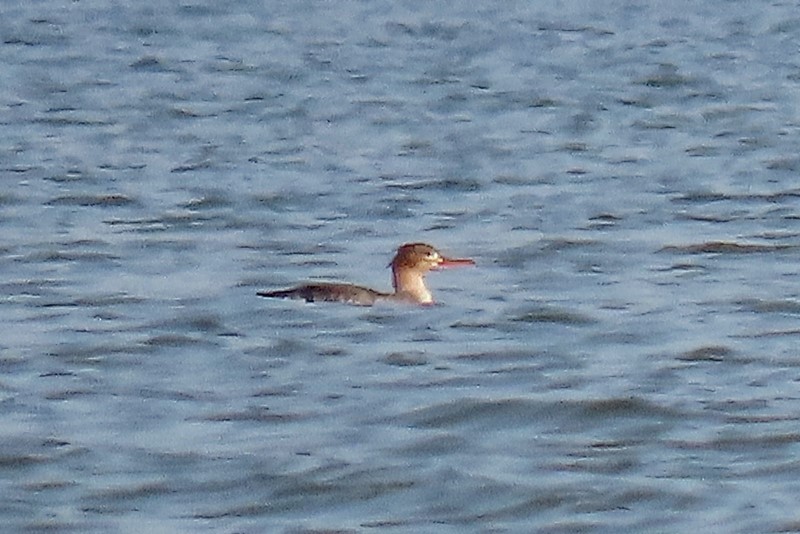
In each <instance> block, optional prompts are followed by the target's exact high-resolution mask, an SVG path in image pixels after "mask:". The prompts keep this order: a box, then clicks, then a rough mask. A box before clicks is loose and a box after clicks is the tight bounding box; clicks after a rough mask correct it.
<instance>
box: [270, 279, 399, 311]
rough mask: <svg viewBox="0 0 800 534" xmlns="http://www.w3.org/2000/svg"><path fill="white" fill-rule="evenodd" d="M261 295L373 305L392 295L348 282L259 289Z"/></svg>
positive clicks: (307, 300)
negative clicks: (272, 289) (276, 289)
mask: <svg viewBox="0 0 800 534" xmlns="http://www.w3.org/2000/svg"><path fill="white" fill-rule="evenodd" d="M257 294H258V295H259V296H261V297H273V298H290V299H301V300H305V301H306V302H346V303H348V304H357V305H359V306H372V305H373V304H375V301H377V300H378V299H380V298H386V297H388V296H390V294H389V293H380V292H378V291H374V290H372V289H369V288H366V287H360V286H353V285H347V284H307V285H303V286H298V287H295V288H292V289H281V290H278V291H259V292H258V293H257Z"/></svg>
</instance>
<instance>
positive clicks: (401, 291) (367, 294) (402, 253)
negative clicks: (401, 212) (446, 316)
mask: <svg viewBox="0 0 800 534" xmlns="http://www.w3.org/2000/svg"><path fill="white" fill-rule="evenodd" d="M389 265H390V266H391V268H392V286H393V287H394V292H393V293H382V292H380V291H375V290H374V289H369V288H368V287H361V286H356V285H352V284H330V283H318V284H306V285H302V286H298V287H295V288H292V289H282V290H278V291H259V292H258V293H257V295H259V296H261V297H276V298H292V299H304V300H305V301H306V302H322V301H327V302H345V303H347V304H355V305H357V306H372V305H373V304H375V303H376V302H378V301H381V300H386V301H395V302H407V303H411V304H433V295H431V292H430V291H429V290H428V288H427V287H426V286H425V275H426V274H428V271H432V270H439V269H445V268H448V267H459V266H463V265H475V262H474V261H472V260H470V259H467V258H447V257H445V256H443V255H442V254H441V253H440V252H439V251H438V250H436V249H435V248H433V247H432V246H430V245H427V244H425V243H407V244H405V245H402V246H401V247H400V248H398V249H397V254H395V256H394V259H393V260H392V262H391V263H390V264H389Z"/></svg>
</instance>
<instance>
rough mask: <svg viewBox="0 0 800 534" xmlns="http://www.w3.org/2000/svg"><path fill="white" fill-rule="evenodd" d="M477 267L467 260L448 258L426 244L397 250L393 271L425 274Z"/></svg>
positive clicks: (405, 246)
mask: <svg viewBox="0 0 800 534" xmlns="http://www.w3.org/2000/svg"><path fill="white" fill-rule="evenodd" d="M464 265H475V262H474V261H472V260H470V259H467V258H448V257H446V256H443V255H442V254H441V253H440V252H439V251H438V250H436V249H435V248H433V247H432V246H430V245H428V244H426V243H406V244H405V245H402V246H401V247H400V248H398V249H397V254H395V256H394V259H393V260H392V263H391V267H392V270H395V271H397V270H402V269H408V270H413V271H419V272H420V273H422V274H424V273H427V272H428V271H431V270H437V269H446V268H448V267H460V266H464Z"/></svg>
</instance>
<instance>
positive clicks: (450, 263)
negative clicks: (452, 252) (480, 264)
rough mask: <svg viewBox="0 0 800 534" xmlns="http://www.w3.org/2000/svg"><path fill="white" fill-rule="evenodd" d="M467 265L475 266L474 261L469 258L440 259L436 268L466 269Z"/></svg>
mask: <svg viewBox="0 0 800 534" xmlns="http://www.w3.org/2000/svg"><path fill="white" fill-rule="evenodd" d="M467 265H475V261H474V260H471V259H469V258H442V261H440V262H439V263H438V264H437V265H436V268H437V269H449V268H451V267H466V266H467Z"/></svg>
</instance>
